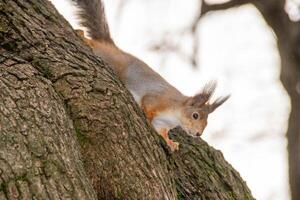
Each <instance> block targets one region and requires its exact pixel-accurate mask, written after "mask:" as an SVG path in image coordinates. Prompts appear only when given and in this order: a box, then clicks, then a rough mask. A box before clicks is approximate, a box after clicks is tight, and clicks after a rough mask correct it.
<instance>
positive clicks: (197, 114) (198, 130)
mask: <svg viewBox="0 0 300 200" xmlns="http://www.w3.org/2000/svg"><path fill="white" fill-rule="evenodd" d="M216 86H217V84H216V83H215V82H210V83H208V84H206V85H205V86H204V88H203V90H202V91H201V92H200V93H199V94H197V95H195V96H193V97H188V98H187V100H186V101H185V102H184V104H183V108H182V111H181V112H182V114H181V123H182V128H183V129H184V130H185V131H186V132H187V133H188V134H189V135H191V136H193V137H198V136H201V134H202V132H203V131H204V129H205V127H206V125H207V118H208V115H209V114H210V113H212V112H213V111H214V110H215V109H216V108H218V107H219V106H220V105H222V104H223V103H224V102H225V101H226V100H227V99H228V98H229V95H228V96H225V97H219V98H217V99H216V100H215V101H213V102H211V103H210V102H209V100H210V98H211V96H212V95H213V93H214V91H215V89H216Z"/></svg>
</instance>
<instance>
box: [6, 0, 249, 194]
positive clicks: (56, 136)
mask: <svg viewBox="0 0 300 200" xmlns="http://www.w3.org/2000/svg"><path fill="white" fill-rule="evenodd" d="M174 137H175V139H176V140H178V141H180V142H181V148H180V150H179V151H178V152H176V153H173V154H171V153H170V152H169V150H168V148H167V147H166V145H165V143H164V141H163V140H162V139H161V138H160V137H159V136H158V135H157V134H156V133H155V131H154V130H153V128H152V127H151V126H150V125H149V123H148V122H147V121H146V119H145V117H144V115H143V113H142V111H141V110H140V108H139V107H138V106H137V105H136V103H135V102H134V100H133V98H132V96H131V95H130V94H129V93H128V91H127V90H126V89H125V88H124V86H123V84H122V83H121V82H120V81H119V80H118V79H117V78H116V77H115V76H114V74H113V72H112V70H111V69H110V68H109V67H108V66H107V65H106V64H104V63H103V62H102V61H101V60H100V58H97V57H95V56H94V55H93V54H92V53H91V50H90V49H89V48H88V47H87V46H85V45H84V43H83V41H81V39H80V37H79V36H77V35H76V34H75V33H74V31H73V30H72V28H71V27H70V25H69V24H68V23H67V22H66V21H65V20H64V19H63V18H62V17H61V16H60V15H59V14H58V13H57V11H56V10H55V8H54V7H53V6H52V5H51V3H50V2H48V1H46V0H14V1H13V0H0V199H18V198H19V199H253V197H252V196H251V193H250V191H249V189H248V188H247V186H246V184H245V183H244V182H243V181H242V179H241V178H240V176H239V174H238V173H237V172H236V171H235V170H234V169H233V168H232V167H231V166H230V165H229V164H228V163H227V162H226V161H225V160H224V158H223V156H222V154H221V153H220V152H218V151H216V150H214V149H213V148H211V147H209V146H208V145H207V144H206V143H205V142H203V141H202V140H201V139H198V140H193V139H192V138H189V137H188V136H186V134H183V133H182V132H181V131H180V130H176V131H175V136H174Z"/></svg>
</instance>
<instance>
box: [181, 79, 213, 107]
mask: <svg viewBox="0 0 300 200" xmlns="http://www.w3.org/2000/svg"><path fill="white" fill-rule="evenodd" d="M216 87H217V83H216V82H215V81H211V82H209V83H207V84H205V86H204V87H203V89H202V91H201V92H200V93H199V94H196V95H195V96H194V97H192V98H190V99H188V101H187V102H188V105H189V106H194V107H201V106H203V105H204V104H205V103H206V102H208V101H209V99H210V98H211V96H212V95H213V93H214V91H215V89H216Z"/></svg>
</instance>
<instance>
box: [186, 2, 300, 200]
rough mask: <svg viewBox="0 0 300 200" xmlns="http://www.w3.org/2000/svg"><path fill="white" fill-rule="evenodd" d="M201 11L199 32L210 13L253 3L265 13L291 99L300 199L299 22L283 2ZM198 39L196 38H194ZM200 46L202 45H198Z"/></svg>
mask: <svg viewBox="0 0 300 200" xmlns="http://www.w3.org/2000/svg"><path fill="white" fill-rule="evenodd" d="M200 1H201V2H202V5H201V12H200V13H199V15H198V16H197V17H196V18H195V21H194V22H193V24H192V26H191V27H190V29H191V30H196V29H197V28H196V27H195V26H198V25H199V22H200V21H201V18H202V17H203V16H204V15H205V14H207V13H208V12H211V11H219V10H224V9H229V8H232V7H236V6H241V5H244V4H248V3H251V4H253V5H254V6H255V7H256V8H257V9H258V10H259V11H260V13H261V14H262V16H263V17H264V19H265V21H266V22H267V24H268V25H269V26H270V27H271V28H272V29H273V31H274V33H275V34H276V37H277V45H278V51H279V54H280V57H281V74H280V79H281V82H282V84H283V85H284V87H285V89H286V91H287V92H288V94H289V96H290V98H291V106H292V110H291V114H290V117H289V125H288V131H287V139H288V155H289V179H290V187H291V196H292V200H299V199H300V190H299V188H300V170H299V169H300V156H299V154H300V124H299V121H300V112H299V111H300V89H299V88H300V22H299V21H292V20H291V19H290V18H289V15H288V13H287V12H286V10H285V3H286V1H284V0H267V1H263V0H232V1H229V2H226V3H222V4H208V3H206V2H205V1H203V0H200ZM194 36H195V35H194ZM195 45H199V43H197V44H195Z"/></svg>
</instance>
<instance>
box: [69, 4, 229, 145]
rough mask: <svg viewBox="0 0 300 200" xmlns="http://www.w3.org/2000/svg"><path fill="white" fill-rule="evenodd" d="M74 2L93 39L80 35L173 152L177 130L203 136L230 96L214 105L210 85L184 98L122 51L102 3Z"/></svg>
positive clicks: (154, 73) (212, 84)
mask: <svg viewBox="0 0 300 200" xmlns="http://www.w3.org/2000/svg"><path fill="white" fill-rule="evenodd" d="M73 1H75V3H76V5H77V7H78V8H79V12H78V15H79V18H80V23H81V25H82V26H83V27H85V28H87V33H88V35H89V37H90V38H91V39H88V38H86V37H84V33H83V31H82V30H78V31H77V32H78V33H79V34H80V35H81V36H82V37H83V39H84V41H85V42H86V43H87V44H88V45H89V46H90V47H91V48H92V50H93V52H94V53H95V54H96V55H97V56H99V57H101V58H102V59H103V60H104V61H105V62H107V63H109V64H110V66H111V67H112V68H113V70H114V72H115V73H116V75H117V76H118V77H119V78H120V79H121V81H123V83H124V84H125V86H126V87H127V89H128V90H129V91H130V92H131V94H132V95H133V97H134V99H135V101H136V102H137V103H138V104H139V105H140V107H141V108H142V110H143V111H144V112H145V114H146V116H147V118H148V120H149V121H150V122H151V124H152V125H153V126H154V128H155V130H156V131H157V132H158V133H159V134H160V135H161V136H162V137H163V138H164V139H165V141H166V142H167V144H168V145H169V147H170V148H171V150H172V151H175V150H178V148H179V144H178V143H177V142H174V141H172V140H171V139H170V138H169V136H168V131H169V130H170V129H172V128H175V127H176V126H181V127H182V128H183V129H184V130H185V131H186V132H187V133H188V134H189V135H191V136H193V137H199V136H201V134H202V132H203V130H204V128H205V127H206V125H207V118H208V115H209V113H211V112H213V111H214V110H215V109H216V108H217V107H219V106H220V105H221V104H223V103H224V102H225V101H226V100H227V99H228V98H229V96H225V97H219V98H217V99H216V100H215V101H213V102H211V103H210V102H209V100H210V98H211V96H212V94H213V92H214V90H215V88H216V84H215V83H214V82H211V83H208V84H206V85H205V87H204V88H203V90H202V91H201V92H200V93H199V94H196V95H195V96H192V97H188V96H185V95H183V94H182V93H181V92H180V91H178V90H177V89H176V88H175V87H173V86H172V85H171V84H169V83H168V82H167V81H166V80H165V79H164V78H162V77H161V76H160V75H159V74H158V73H156V72H155V71H154V70H152V69H151V68H150V67H149V66H148V65H147V64H146V63H144V62H143V61H141V60H140V59H138V58H136V57H135V56H133V55H131V54H129V53H127V52H124V51H123V50H121V49H119V48H118V46H117V45H116V44H115V43H114V41H113V39H112V38H111V36H110V31H109V27H108V24H107V21H106V17H105V13H104V7H103V4H102V1H101V0H73Z"/></svg>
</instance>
